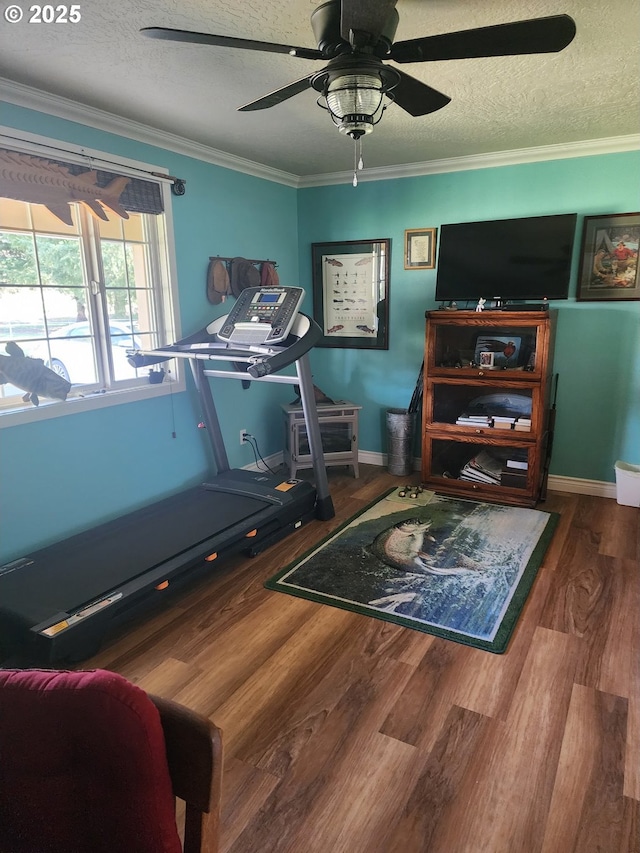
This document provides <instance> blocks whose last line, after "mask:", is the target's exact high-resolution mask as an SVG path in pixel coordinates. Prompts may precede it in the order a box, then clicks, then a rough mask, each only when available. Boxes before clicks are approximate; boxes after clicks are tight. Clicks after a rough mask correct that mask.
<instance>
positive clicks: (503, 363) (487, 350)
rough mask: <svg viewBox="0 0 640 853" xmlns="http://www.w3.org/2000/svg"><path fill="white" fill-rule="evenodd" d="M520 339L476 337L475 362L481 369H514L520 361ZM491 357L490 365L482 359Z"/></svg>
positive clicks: (489, 336)
mask: <svg viewBox="0 0 640 853" xmlns="http://www.w3.org/2000/svg"><path fill="white" fill-rule="evenodd" d="M521 346H522V338H520V337H517V336H514V335H478V337H477V338H476V352H475V361H476V364H479V365H481V366H483V367H489V366H491V367H496V368H501V369H506V368H511V369H513V368H516V367H518V365H519V361H520V349H521ZM489 356H491V365H489V364H487V363H486V362H485V361H484V359H485V358H489Z"/></svg>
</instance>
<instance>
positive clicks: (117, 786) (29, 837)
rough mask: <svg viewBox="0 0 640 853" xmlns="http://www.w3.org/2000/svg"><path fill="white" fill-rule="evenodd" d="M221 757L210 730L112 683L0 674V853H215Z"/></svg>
mask: <svg viewBox="0 0 640 853" xmlns="http://www.w3.org/2000/svg"><path fill="white" fill-rule="evenodd" d="M221 760H222V746H221V733H220V730H219V729H217V728H216V726H214V725H213V723H211V722H210V721H209V720H207V719H206V718H204V717H202V716H200V715H198V714H195V713H194V712H193V711H190V710H189V709H188V708H184V707H183V706H181V705H178V704H176V703H175V702H171V701H169V700H166V699H161V698H158V697H153V696H149V695H147V694H146V693H145V692H144V691H143V690H141V689H140V688H139V687H136V686H135V685H134V684H131V683H130V682H129V681H127V680H126V679H124V678H122V676H120V675H116V674H115V673H112V672H107V671H105V670H93V671H89V672H60V671H54V670H0V853H102V851H104V853H107V851H108V853H183V851H184V853H201V851H202V853H205V852H206V853H214V851H216V850H217V849H218V846H217V836H218V818H219V807H220V783H221V772H222V771H221ZM175 797H179V798H180V799H184V800H185V802H186V807H185V827H184V847H183V846H182V844H181V842H180V836H179V832H178V829H177V825H176V817H175V814H176V813H175Z"/></svg>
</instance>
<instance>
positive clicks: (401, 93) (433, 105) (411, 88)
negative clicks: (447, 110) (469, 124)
mask: <svg viewBox="0 0 640 853" xmlns="http://www.w3.org/2000/svg"><path fill="white" fill-rule="evenodd" d="M396 70H398V69H396ZM398 74H399V75H400V82H399V83H398V85H397V86H394V87H393V89H392V90H391V92H390V95H391V96H392V98H393V101H394V102H395V103H396V104H397V105H398V106H399V107H401V108H402V109H403V110H405V111H406V112H408V113H409V115H412V116H424V115H427V113H435V111H436V110H441V109H442V107H446V106H447V104H448V103H449V101H450V100H451V98H449V97H448V96H447V95H443V94H442V92H438V90H437V89H433V88H431V86H427V84H426V83H423V82H422V81H421V80H416V79H415V77H410V76H409V75H408V74H405V73H404V71H399V70H398Z"/></svg>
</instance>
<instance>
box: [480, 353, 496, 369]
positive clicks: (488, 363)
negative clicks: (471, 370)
mask: <svg viewBox="0 0 640 853" xmlns="http://www.w3.org/2000/svg"><path fill="white" fill-rule="evenodd" d="M494 358H495V353H493V352H481V353H480V367H493V361H494Z"/></svg>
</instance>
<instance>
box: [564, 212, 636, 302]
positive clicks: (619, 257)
mask: <svg viewBox="0 0 640 853" xmlns="http://www.w3.org/2000/svg"><path fill="white" fill-rule="evenodd" d="M639 242H640V213H614V214H609V215H606V216H585V218H584V224H583V229H582V244H581V249H580V268H579V272H578V290H577V294H576V298H577V299H578V300H580V301H583V302H595V301H616V302H623V301H637V300H640V275H639V271H638V243H639Z"/></svg>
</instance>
